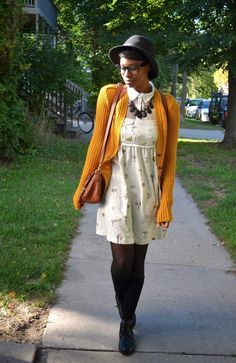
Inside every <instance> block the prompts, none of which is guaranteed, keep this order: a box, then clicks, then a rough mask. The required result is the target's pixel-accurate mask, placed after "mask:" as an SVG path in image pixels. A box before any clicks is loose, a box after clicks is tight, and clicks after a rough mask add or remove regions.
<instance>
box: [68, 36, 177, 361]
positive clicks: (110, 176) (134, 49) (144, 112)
mask: <svg viewBox="0 0 236 363" xmlns="http://www.w3.org/2000/svg"><path fill="white" fill-rule="evenodd" d="M109 56H110V59H111V61H112V62H113V63H114V64H115V65H116V66H117V68H118V70H119V72H120V74H121V76H122V78H123V81H124V83H125V85H126V89H127V92H126V93H125V94H124V95H123V96H122V97H121V98H120V100H119V102H118V103H117V106H116V111H115V116H114V118H113V123H112V128H111V131H110V135H109V139H108V143H107V147H106V153H105V158H104V163H103V165H102V173H103V175H104V177H105V180H106V186H107V188H106V195H105V200H104V203H101V204H100V205H99V207H98V212H97V223H96V233H97V234H100V235H104V236H106V237H107V240H108V241H109V242H110V245H111V251H112V257H113V261H112V265H111V275H112V280H113V284H114V290H115V298H116V302H117V306H118V310H119V314H120V317H121V323H120V332H119V345H118V347H119V351H120V352H121V353H122V354H125V355H129V354H132V353H133V352H134V350H135V339H134V335H133V328H134V326H135V323H136V315H135V310H136V307H137V304H138V300H139V297H140V294H141V291H142V287H143V283H144V262H145V257H146V253H147V248H148V243H149V242H150V241H151V240H156V239H160V238H163V237H164V233H163V232H165V230H167V228H168V227H169V222H170V221H171V220H172V203H173V186H174V177H175V168H176V147H177V139H178V128H179V106H178V104H177V102H176V101H175V99H174V98H173V97H172V96H170V95H165V100H166V102H165V103H166V106H165V105H163V102H162V97H161V94H160V93H159V92H158V91H157V90H156V89H155V88H154V85H153V84H152V83H151V82H150V80H151V79H153V78H155V77H157V75H158V65H157V63H156V61H155V58H154V51H153V45H152V43H151V41H150V40H149V39H148V38H146V37H144V36H140V35H134V36H132V37H131V38H129V39H128V40H127V41H126V42H125V43H124V44H123V45H119V46H116V47H113V48H112V49H111V50H110V52H109ZM124 87H125V86H124ZM115 90H116V85H107V86H105V87H103V88H102V89H101V91H100V93H99V96H98V101H97V110H96V122H95V130H94V134H93V137H92V140H91V143H90V146H89V149H88V153H87V158H86V162H85V166H84V170H83V173H82V176H81V180H80V183H79V186H78V188H77V190H76V192H75V195H74V205H75V208H77V209H79V208H80V207H81V205H80V204H79V202H78V199H79V195H80V193H81V190H82V187H83V185H84V182H85V180H86V178H87V177H88V175H89V174H91V172H92V171H93V170H95V168H96V166H97V164H98V158H99V151H100V148H101V144H102V140H103V137H104V133H105V128H106V122H107V120H108V116H109V112H110V107H111V104H112V100H113V97H114V94H115ZM165 107H167V113H168V115H167V113H166V110H165ZM167 116H168V119H167Z"/></svg>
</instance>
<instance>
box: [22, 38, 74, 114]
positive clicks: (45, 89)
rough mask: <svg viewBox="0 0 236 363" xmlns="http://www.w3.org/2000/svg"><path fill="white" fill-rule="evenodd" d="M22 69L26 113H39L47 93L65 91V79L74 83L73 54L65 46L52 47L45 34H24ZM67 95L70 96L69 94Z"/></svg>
mask: <svg viewBox="0 0 236 363" xmlns="http://www.w3.org/2000/svg"><path fill="white" fill-rule="evenodd" d="M23 51H24V64H22V69H23V70H24V74H23V77H22V78H21V82H20V87H21V89H23V90H24V96H25V99H26V100H27V104H28V107H29V110H30V111H31V112H33V113H34V114H41V111H42V110H43V109H44V100H45V96H46V94H47V93H49V92H52V91H57V92H63V93H65V92H66V89H65V83H66V80H67V79H71V80H73V78H74V72H75V65H74V59H73V53H72V51H71V50H70V49H68V48H67V47H66V45H65V44H64V43H62V44H58V45H57V47H55V48H53V47H52V45H51V41H50V38H48V39H47V38H46V37H45V35H43V34H41V35H40V34H39V35H37V37H36V36H35V35H28V34H25V35H24V40H23ZM68 96H69V95H68Z"/></svg>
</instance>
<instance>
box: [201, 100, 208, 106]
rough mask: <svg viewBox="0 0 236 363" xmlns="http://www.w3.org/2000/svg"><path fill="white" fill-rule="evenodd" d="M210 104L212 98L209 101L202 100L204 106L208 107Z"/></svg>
mask: <svg viewBox="0 0 236 363" xmlns="http://www.w3.org/2000/svg"><path fill="white" fill-rule="evenodd" d="M209 105H210V100H209V101H208V100H207V101H203V102H202V107H206V108H207V107H209Z"/></svg>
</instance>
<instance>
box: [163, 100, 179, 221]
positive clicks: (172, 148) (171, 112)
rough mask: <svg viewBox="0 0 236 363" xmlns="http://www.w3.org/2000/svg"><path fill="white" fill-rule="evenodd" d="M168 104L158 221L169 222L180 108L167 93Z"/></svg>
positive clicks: (170, 218)
mask: <svg viewBox="0 0 236 363" xmlns="http://www.w3.org/2000/svg"><path fill="white" fill-rule="evenodd" d="M165 97H166V98H167V106H168V120H167V139H166V147H165V156H164V161H163V165H162V174H161V180H160V183H161V193H162V197H161V202H160V206H159V209H158V213H157V222H167V221H171V220H172V219H173V217H172V204H173V189H174V180H175V172H176V154H177V142H178V131H179V124H180V108H179V105H178V104H177V102H176V101H175V99H174V97H172V96H170V95H165Z"/></svg>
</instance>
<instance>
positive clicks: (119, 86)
mask: <svg viewBox="0 0 236 363" xmlns="http://www.w3.org/2000/svg"><path fill="white" fill-rule="evenodd" d="M125 92H126V88H125V87H124V86H123V84H121V83H118V84H117V89H116V92H115V96H114V98H113V101H112V105H111V110H110V114H109V117H108V121H107V126H106V131H105V135H104V139H103V144H102V149H101V153H100V158H99V165H98V169H100V167H101V165H102V163H103V159H104V156H105V151H106V145H107V140H108V136H109V132H110V129H111V125H112V119H113V116H114V113H115V109H116V105H117V103H118V101H119V99H120V98H121V96H123V95H124V93H125Z"/></svg>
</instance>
